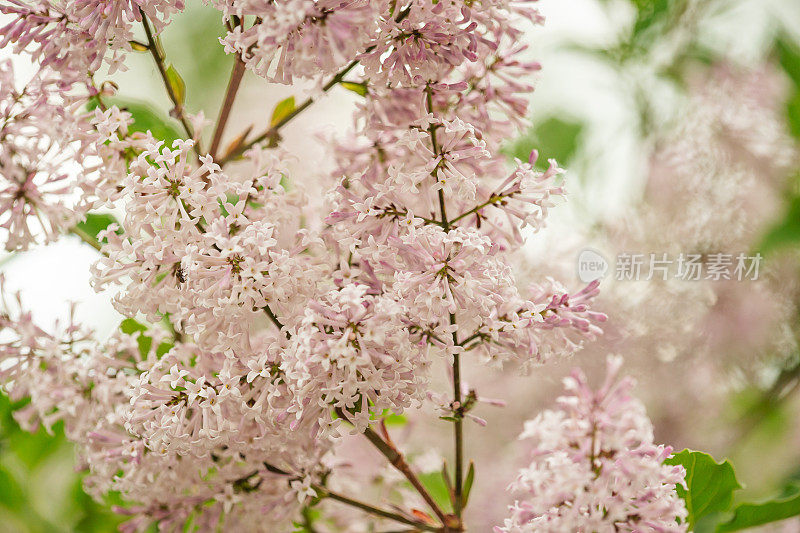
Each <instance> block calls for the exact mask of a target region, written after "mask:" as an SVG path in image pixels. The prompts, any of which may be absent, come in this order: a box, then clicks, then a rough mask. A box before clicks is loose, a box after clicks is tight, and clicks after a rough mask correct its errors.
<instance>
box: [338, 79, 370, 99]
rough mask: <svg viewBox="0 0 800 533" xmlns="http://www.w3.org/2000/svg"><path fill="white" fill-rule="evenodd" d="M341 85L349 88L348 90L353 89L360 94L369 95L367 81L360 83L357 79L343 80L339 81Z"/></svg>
mask: <svg viewBox="0 0 800 533" xmlns="http://www.w3.org/2000/svg"><path fill="white" fill-rule="evenodd" d="M339 85H341V86H342V87H344V88H345V89H347V90H348V91H353V92H354V93H356V94H357V95H359V96H367V84H366V83H358V82H355V81H342V82H339Z"/></svg>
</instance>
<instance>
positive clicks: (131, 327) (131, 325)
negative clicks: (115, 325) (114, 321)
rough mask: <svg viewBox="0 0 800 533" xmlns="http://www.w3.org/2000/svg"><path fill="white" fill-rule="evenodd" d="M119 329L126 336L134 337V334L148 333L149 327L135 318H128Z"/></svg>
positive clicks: (121, 323)
mask: <svg viewBox="0 0 800 533" xmlns="http://www.w3.org/2000/svg"><path fill="white" fill-rule="evenodd" d="M119 329H120V331H122V333H124V334H125V335H133V334H134V333H136V332H137V331H138V332H142V331H147V326H145V325H144V324H142V323H140V322H138V321H137V320H135V319H133V318H126V319H125V320H123V321H122V322H120V324H119Z"/></svg>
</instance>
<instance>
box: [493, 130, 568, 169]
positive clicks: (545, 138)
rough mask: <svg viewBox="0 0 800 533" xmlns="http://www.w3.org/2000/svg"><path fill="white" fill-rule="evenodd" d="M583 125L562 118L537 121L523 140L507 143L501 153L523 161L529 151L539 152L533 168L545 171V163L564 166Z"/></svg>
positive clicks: (525, 159)
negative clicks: (551, 161) (553, 161)
mask: <svg viewBox="0 0 800 533" xmlns="http://www.w3.org/2000/svg"><path fill="white" fill-rule="evenodd" d="M582 133H583V124H582V123H580V122H578V121H576V120H571V119H568V118H564V117H548V118H545V119H544V120H541V121H538V122H537V123H536V125H535V126H534V127H533V128H532V129H531V130H530V131H529V132H528V133H526V134H525V135H524V136H522V137H520V138H518V139H517V140H515V141H514V142H513V143H511V144H510V145H509V146H508V147H507V148H506V150H505V152H506V154H507V155H509V156H510V157H516V158H517V159H521V160H522V161H527V160H528V157H529V156H530V154H531V151H532V150H534V149H536V150H538V151H539V159H538V160H537V161H536V168H538V169H540V170H544V169H546V168H547V166H548V163H547V160H548V159H555V160H556V161H558V163H559V165H562V166H564V165H568V164H569V163H570V161H571V160H572V158H573V156H574V155H575V153H576V151H577V149H578V146H579V143H580V141H581V134H582Z"/></svg>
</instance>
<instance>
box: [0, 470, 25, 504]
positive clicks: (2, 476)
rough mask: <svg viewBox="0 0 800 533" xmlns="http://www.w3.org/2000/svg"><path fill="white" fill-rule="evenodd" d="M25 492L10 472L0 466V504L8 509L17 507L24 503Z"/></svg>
mask: <svg viewBox="0 0 800 533" xmlns="http://www.w3.org/2000/svg"><path fill="white" fill-rule="evenodd" d="M25 500H26V498H25V492H24V491H23V490H22V487H20V486H19V483H17V480H15V479H14V478H13V477H12V476H11V474H9V473H8V471H6V470H5V469H4V468H2V467H0V505H2V506H4V507H7V508H9V509H19V508H20V507H22V506H23V505H25V503H26V502H25Z"/></svg>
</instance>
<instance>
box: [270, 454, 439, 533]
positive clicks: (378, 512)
mask: <svg viewBox="0 0 800 533" xmlns="http://www.w3.org/2000/svg"><path fill="white" fill-rule="evenodd" d="M264 467H265V468H266V469H267V470H268V471H269V472H272V473H273V474H280V475H283V476H292V474H290V473H289V472H287V471H285V470H283V469H280V468H278V467H276V466H273V465H271V464H269V463H264ZM311 488H312V489H314V491H315V492H316V493H317V495H318V496H319V497H320V498H330V499H331V500H335V501H337V502H339V503H343V504H345V505H349V506H350V507H355V508H357V509H361V510H362V511H364V512H366V513H369V514H372V515H375V516H380V517H381V518H387V519H389V520H394V521H395V522H400V523H401V524H406V525H408V526H414V527H415V528H417V529H418V530H421V531H441V529H440V528H438V527H436V526H432V525H429V524H425V523H423V522H420V521H418V520H413V519H411V518H408V517H406V516H403V515H401V514H399V513H395V512H392V511H387V510H385V509H381V508H380V507H376V506H374V505H371V504H369V503H366V502H362V501H360V500H356V499H354V498H350V497H347V496H344V495H343V494H339V493H338V492H334V491H332V490H330V489H328V488H327V487H323V486H322V485H319V484H316V483H315V484H312V485H311Z"/></svg>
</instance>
